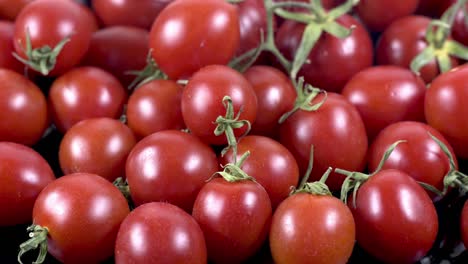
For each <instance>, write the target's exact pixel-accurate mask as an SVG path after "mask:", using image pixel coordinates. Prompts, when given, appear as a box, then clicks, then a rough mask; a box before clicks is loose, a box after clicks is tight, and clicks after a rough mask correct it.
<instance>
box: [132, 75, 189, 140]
mask: <svg viewBox="0 0 468 264" xmlns="http://www.w3.org/2000/svg"><path fill="white" fill-rule="evenodd" d="M182 91H183V88H182V87H181V86H180V85H178V84H177V83H176V82H174V81H170V80H154V81H151V82H148V83H145V84H143V85H142V86H140V87H138V89H137V90H136V91H134V92H133V93H132V94H131V95H130V98H129V99H128V103H127V122H128V126H129V127H130V128H131V129H132V130H133V132H134V133H135V134H136V135H137V136H138V137H140V138H142V137H146V136H148V135H150V134H152V133H155V132H158V131H161V130H168V129H183V128H185V124H184V119H183V118H182V110H181V100H182Z"/></svg>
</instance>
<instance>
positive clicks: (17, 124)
mask: <svg viewBox="0 0 468 264" xmlns="http://www.w3.org/2000/svg"><path fill="white" fill-rule="evenodd" d="M0 106H1V110H0V113H1V116H2V118H1V119H0V141H12V142H16V143H21V144H24V145H33V144H35V143H36V142H37V141H39V139H40V138H41V136H42V134H43V133H44V131H45V130H46V128H47V126H48V125H49V118H48V112H47V102H46V98H45V96H44V94H42V92H41V90H40V89H39V88H38V87H37V86H36V85H35V84H34V83H33V82H31V81H30V80H28V79H26V78H25V77H24V76H22V75H20V74H19V73H16V72H14V71H11V70H7V69H0Z"/></svg>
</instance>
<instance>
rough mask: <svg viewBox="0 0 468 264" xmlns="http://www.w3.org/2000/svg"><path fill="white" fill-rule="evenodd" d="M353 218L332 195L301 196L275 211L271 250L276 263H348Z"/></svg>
mask: <svg viewBox="0 0 468 264" xmlns="http://www.w3.org/2000/svg"><path fill="white" fill-rule="evenodd" d="M355 232H356V231H355V226H354V219H353V215H352V214H351V211H350V210H349V208H348V207H347V206H346V205H345V204H343V203H342V202H341V201H340V200H339V199H337V198H335V197H333V196H331V195H330V196H326V195H313V194H306V193H299V194H295V195H292V196H291V197H289V198H287V199H286V200H284V201H283V202H282V203H281V204H280V206H279V207H278V208H277V209H276V211H275V213H274V215H273V219H272V223H271V230H270V247H271V252H272V255H273V259H274V261H275V263H277V264H282V263H284V264H286V263H296V264H301V263H321V264H325V263H330V264H339V263H342V264H345V263H347V261H348V259H349V257H350V256H351V253H352V252H353V247H354V241H355Z"/></svg>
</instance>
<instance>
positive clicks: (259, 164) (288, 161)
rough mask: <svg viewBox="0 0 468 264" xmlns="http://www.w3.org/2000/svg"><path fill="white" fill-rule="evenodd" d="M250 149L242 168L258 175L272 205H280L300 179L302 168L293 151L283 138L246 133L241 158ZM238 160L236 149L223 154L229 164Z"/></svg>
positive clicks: (239, 154) (239, 147)
mask: <svg viewBox="0 0 468 264" xmlns="http://www.w3.org/2000/svg"><path fill="white" fill-rule="evenodd" d="M247 151H250V156H249V158H248V159H247V160H246V161H245V162H244V163H243V164H242V167H241V169H242V170H243V171H244V172H245V173H247V174H248V175H250V176H252V177H254V178H255V180H256V181H257V182H258V183H260V184H261V185H262V186H263V187H264V188H265V190H266V191H267V192H268V195H269V196H270V200H271V206H272V208H276V207H277V206H278V205H279V204H280V203H281V201H283V200H284V199H286V198H287V197H288V195H289V193H290V192H291V187H296V186H297V184H298V181H299V168H298V166H297V162H296V160H295V159H294V157H293V155H292V154H291V152H289V150H288V149H286V148H285V147H284V146H283V145H281V144H280V143H279V142H277V141H275V140H273V139H270V138H267V137H263V136H246V137H244V138H242V139H241V140H240V141H239V143H238V145H237V160H239V159H240V158H241V156H242V154H244V153H245V152H247ZM230 162H231V163H232V162H234V160H233V152H232V151H228V152H227V153H226V155H224V157H221V158H220V163H221V164H223V165H226V164H227V163H230Z"/></svg>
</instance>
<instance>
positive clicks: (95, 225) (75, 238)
mask: <svg viewBox="0 0 468 264" xmlns="http://www.w3.org/2000/svg"><path fill="white" fill-rule="evenodd" d="M129 212H130V210H129V208H128V204H127V200H126V199H125V197H124V196H123V195H122V193H120V191H119V190H118V189H117V188H116V187H115V186H114V185H112V183H110V182H109V181H107V180H105V179H104V178H102V177H100V176H98V175H95V174H89V173H74V174H69V175H66V176H63V177H61V178H59V179H57V180H55V181H53V182H51V183H50V184H49V185H47V187H45V188H44V190H43V191H42V192H41V193H40V194H39V197H37V200H36V202H35V204H34V209H33V223H34V224H35V225H40V226H41V227H44V228H47V230H48V236H47V244H48V251H49V253H50V254H51V255H52V256H54V257H55V258H57V259H58V260H59V261H61V262H64V263H99V262H101V261H104V260H106V259H107V258H109V257H111V256H112V255H113V252H114V245H115V240H116V237H117V233H118V231H119V227H120V224H121V222H122V221H123V220H124V219H125V217H126V216H127V215H128V214H129Z"/></svg>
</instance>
